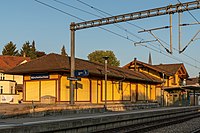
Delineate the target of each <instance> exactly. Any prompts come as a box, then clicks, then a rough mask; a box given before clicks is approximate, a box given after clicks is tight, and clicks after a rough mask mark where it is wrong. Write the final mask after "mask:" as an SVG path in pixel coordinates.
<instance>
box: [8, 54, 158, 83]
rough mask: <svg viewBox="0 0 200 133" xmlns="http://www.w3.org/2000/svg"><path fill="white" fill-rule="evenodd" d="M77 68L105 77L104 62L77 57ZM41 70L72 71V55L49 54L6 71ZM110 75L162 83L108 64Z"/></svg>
mask: <svg viewBox="0 0 200 133" xmlns="http://www.w3.org/2000/svg"><path fill="white" fill-rule="evenodd" d="M75 68H76V70H88V71H89V76H101V77H104V74H105V73H104V64H99V63H94V62H90V61H87V60H83V59H77V58H76V59H75ZM41 72H49V73H50V72H62V73H69V72H70V57H67V56H62V55H58V54H54V53H52V54H48V55H45V56H42V57H40V58H37V59H35V60H32V61H30V62H28V63H25V64H22V65H19V66H17V67H15V68H13V69H11V70H9V71H7V72H6V73H10V74H31V73H41ZM108 77H109V78H117V79H126V80H137V81H142V82H151V83H160V82H161V81H160V80H159V79H156V78H153V77H151V76H147V75H145V74H143V73H140V72H134V71H132V70H129V69H124V68H120V67H113V66H108Z"/></svg>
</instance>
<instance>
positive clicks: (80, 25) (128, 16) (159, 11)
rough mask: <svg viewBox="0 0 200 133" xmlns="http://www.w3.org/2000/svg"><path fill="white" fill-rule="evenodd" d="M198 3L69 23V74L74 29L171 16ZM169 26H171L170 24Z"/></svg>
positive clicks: (72, 59)
mask: <svg viewBox="0 0 200 133" xmlns="http://www.w3.org/2000/svg"><path fill="white" fill-rule="evenodd" d="M199 3H200V1H199V0H196V1H192V2H186V3H178V4H175V5H168V6H165V7H160V8H154V9H149V10H144V11H138V12H133V13H127V14H122V15H117V16H111V17H106V18H101V19H96V20H90V21H85V22H80V23H74V22H72V23H71V25H70V30H71V61H70V65H71V68H70V73H71V74H70V76H71V77H74V70H75V31H76V30H81V29H86V28H91V27H98V26H103V25H108V24H114V23H120V22H126V21H131V20H137V19H144V18H149V17H155V16H161V15H166V14H169V15H170V18H171V17H172V14H174V13H180V12H184V11H189V10H195V9H199V8H200V4H199ZM170 23H171V22H170ZM170 28H172V26H170ZM170 31H171V29H170ZM170 42H171V39H170ZM170 49H171V52H172V44H170ZM70 104H74V89H73V83H72V81H70Z"/></svg>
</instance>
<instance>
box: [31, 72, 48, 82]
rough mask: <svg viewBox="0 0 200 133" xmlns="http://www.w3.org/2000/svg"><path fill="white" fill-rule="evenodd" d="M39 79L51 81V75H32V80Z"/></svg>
mask: <svg viewBox="0 0 200 133" xmlns="http://www.w3.org/2000/svg"><path fill="white" fill-rule="evenodd" d="M38 79H49V74H47V73H39V74H31V80H38Z"/></svg>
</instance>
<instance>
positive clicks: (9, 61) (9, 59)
mask: <svg viewBox="0 0 200 133" xmlns="http://www.w3.org/2000/svg"><path fill="white" fill-rule="evenodd" d="M25 60H26V61H30V58H28V57H19V56H8V55H0V71H2V72H3V71H6V70H9V69H11V68H13V67H15V66H17V65H20V64H21V63H22V62H23V61H25Z"/></svg>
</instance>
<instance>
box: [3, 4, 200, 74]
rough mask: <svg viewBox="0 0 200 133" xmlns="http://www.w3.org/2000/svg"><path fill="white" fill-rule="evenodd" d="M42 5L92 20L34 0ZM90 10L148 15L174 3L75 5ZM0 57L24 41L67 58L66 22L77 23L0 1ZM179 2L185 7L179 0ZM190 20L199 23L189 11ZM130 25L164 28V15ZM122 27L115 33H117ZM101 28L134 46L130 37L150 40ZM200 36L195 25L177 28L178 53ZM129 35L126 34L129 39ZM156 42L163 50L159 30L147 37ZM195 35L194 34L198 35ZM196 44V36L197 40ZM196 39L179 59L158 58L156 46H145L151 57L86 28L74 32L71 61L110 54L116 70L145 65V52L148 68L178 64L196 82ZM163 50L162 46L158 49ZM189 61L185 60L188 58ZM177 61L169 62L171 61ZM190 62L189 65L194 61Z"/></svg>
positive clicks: (164, 33)
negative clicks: (132, 63)
mask: <svg viewBox="0 0 200 133" xmlns="http://www.w3.org/2000/svg"><path fill="white" fill-rule="evenodd" d="M40 1H42V2H44V3H46V4H49V5H51V6H54V7H56V8H58V9H60V10H62V11H64V12H67V13H69V14H72V15H75V16H77V17H79V18H81V19H84V20H93V19H97V18H98V17H97V16H93V15H90V14H87V13H84V12H82V11H79V10H76V9H73V8H71V7H69V6H66V5H62V4H60V3H58V2H56V1H54V0H40ZM59 1H61V2H64V3H66V4H68V5H71V6H74V7H76V8H79V9H82V10H85V11H87V12H90V13H93V14H96V15H98V16H102V17H105V16H108V15H105V16H104V15H103V14H102V12H98V11H96V10H94V9H93V8H90V7H88V6H86V5H84V4H82V3H80V2H79V1H78V0H59ZM81 1H83V2H85V3H87V4H89V5H91V6H93V7H95V8H98V9H100V10H102V11H105V12H107V13H109V14H112V15H119V14H124V13H130V12H136V11H142V10H146V9H152V8H157V7H162V6H167V5H169V4H176V3H178V0H81ZM0 2H1V3H0V51H2V49H3V47H4V45H5V44H7V43H8V42H9V41H13V42H14V43H15V44H16V45H17V48H18V49H20V48H21V47H22V45H23V43H25V42H26V41H31V42H32V40H35V42H36V48H37V50H40V51H45V52H46V53H52V52H53V53H60V49H61V47H62V46H63V45H65V47H66V50H67V53H68V54H69V55H70V30H69V26H70V23H71V22H81V21H80V20H78V19H76V18H73V17H71V16H69V15H66V14H64V13H61V12H59V11H56V10H54V9H52V8H49V7H47V6H44V5H42V4H40V3H38V2H36V1H34V0H0ZM181 2H188V1H186V0H181ZM191 13H192V14H193V15H194V16H195V18H196V19H197V20H198V21H200V10H194V11H191ZM182 16H183V17H182V23H193V22H196V21H195V20H194V19H193V18H192V17H191V15H189V13H188V12H184V13H183V15H182ZM177 20H178V16H177V14H174V15H173V47H174V48H176V49H178V41H177V40H178V35H177V33H178V30H177V25H178V24H177ZM130 23H132V24H135V25H137V26H140V27H142V28H144V29H151V28H155V27H162V26H168V25H169V15H165V16H160V17H153V18H148V19H141V20H135V21H130ZM117 26H118V27H119V26H120V27H122V28H121V29H125V30H127V31H128V32H126V31H125V30H121V29H119V28H118V27H117ZM117 26H116V25H106V26H103V28H106V29H109V30H111V31H113V32H115V33H118V34H120V35H122V36H124V37H128V38H130V39H131V40H134V41H136V42H138V41H141V39H138V38H136V37H134V36H133V35H132V34H135V35H137V36H139V37H140V38H142V39H144V40H154V39H155V38H153V37H152V36H151V35H150V34H149V33H138V31H140V30H141V29H139V28H137V27H135V26H133V25H130V24H128V23H120V24H119V25H117ZM198 30H200V25H195V26H188V27H183V28H182V48H183V47H184V46H185V45H186V44H187V43H188V42H189V40H190V39H191V38H192V37H193V36H194V34H195V33H197V31H198ZM130 32H131V34H129V33H130ZM153 33H154V34H155V35H156V36H158V37H159V38H160V39H162V40H164V41H165V42H167V43H168V44H169V29H163V30H159V31H154V32H153ZM199 34H200V33H199ZM197 38H200V35H198V36H197ZM199 44H200V39H198V40H196V41H194V43H192V44H191V45H189V46H188V48H187V49H186V50H185V52H184V53H183V54H178V51H175V50H173V55H170V54H168V53H166V52H164V54H166V55H167V56H166V55H163V54H160V52H159V51H160V50H164V49H163V47H162V46H159V44H158V43H157V42H155V43H152V44H146V45H147V46H148V47H150V48H153V49H156V50H158V52H155V51H154V50H152V49H149V48H147V47H144V46H136V47H135V46H134V45H133V42H131V41H129V40H127V39H123V38H120V37H119V36H116V35H114V34H112V33H109V32H107V31H104V30H102V29H99V28H90V29H84V30H80V31H76V54H75V55H76V57H78V58H82V59H87V55H88V54H89V53H91V52H93V51H95V50H112V51H113V52H114V54H115V55H116V57H117V58H118V59H119V60H120V64H121V66H123V65H125V64H127V63H129V62H130V61H132V60H133V59H134V58H135V57H136V58H137V59H138V60H140V61H143V62H147V61H148V55H149V52H151V56H152V61H153V64H160V63H181V62H183V63H184V64H185V67H186V69H187V71H188V73H189V75H190V77H195V76H198V73H199V71H200V53H199V50H200V45H199ZM164 45H165V46H166V47H167V48H169V46H167V45H166V44H164ZM188 56H189V57H191V58H188ZM170 57H172V58H178V60H174V59H172V58H170ZM194 59H195V60H196V61H195V60H194Z"/></svg>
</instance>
